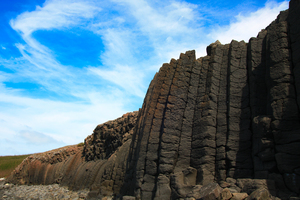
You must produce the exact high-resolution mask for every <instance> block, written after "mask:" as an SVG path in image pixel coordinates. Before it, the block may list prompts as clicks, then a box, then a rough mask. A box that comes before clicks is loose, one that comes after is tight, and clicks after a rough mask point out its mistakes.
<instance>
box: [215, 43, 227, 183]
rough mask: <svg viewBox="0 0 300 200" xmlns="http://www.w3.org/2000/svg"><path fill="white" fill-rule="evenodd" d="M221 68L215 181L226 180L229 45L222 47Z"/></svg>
mask: <svg viewBox="0 0 300 200" xmlns="http://www.w3.org/2000/svg"><path fill="white" fill-rule="evenodd" d="M222 51H223V55H222V63H221V64H222V66H221V69H220V84H219V95H218V113H217V133H216V179H217V181H225V180H226V177H227V175H226V168H227V166H226V144H227V136H228V124H227V123H228V117H227V103H228V97H227V84H228V83H227V81H228V76H227V72H228V54H229V44H226V45H224V46H222Z"/></svg>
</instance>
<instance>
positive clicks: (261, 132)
mask: <svg viewBox="0 0 300 200" xmlns="http://www.w3.org/2000/svg"><path fill="white" fill-rule="evenodd" d="M299 27H300V2H299V1H298V0H291V2H290V10H287V11H283V12H281V13H280V15H279V16H278V17H277V19H276V20H275V21H273V22H272V23H271V24H270V25H269V26H268V27H267V28H266V29H264V30H262V31H261V32H260V33H259V34H258V36H257V37H256V38H251V39H250V40H249V42H248V43H246V42H244V41H241V42H238V41H235V40H233V41H232V42H231V43H230V44H225V45H222V44H221V43H220V42H218V41H217V42H215V43H213V44H211V45H209V46H208V47H207V56H205V57H202V58H198V59H196V57H195V51H187V52H186V53H185V54H181V55H180V58H179V59H178V60H175V59H172V60H171V61H170V63H166V64H163V66H162V67H161V68H160V70H159V72H158V73H157V74H156V75H155V77H154V79H153V80H152V82H151V83H150V86H149V89H148V91H147V94H146V96H145V99H144V103H143V106H142V108H141V109H140V111H139V112H135V113H131V114H127V115H124V116H123V117H122V118H119V119H117V120H115V121H110V122H108V123H105V124H102V125H99V126H98V127H97V128H96V129H95V131H94V133H93V135H91V136H88V137H87V139H86V140H85V146H84V148H83V150H78V151H76V153H75V154H72V155H70V156H61V157H64V159H62V160H61V161H60V162H57V163H50V162H44V164H43V163H42V162H41V161H40V160H39V161H36V162H37V163H38V164H35V163H36V162H32V161H30V162H27V163H25V164H23V167H20V169H21V170H17V171H16V172H14V174H13V175H12V176H11V180H23V183H35V184H39V183H43V184H48V183H51V182H55V181H56V182H57V180H58V182H60V183H61V184H62V185H68V186H69V187H70V188H73V189H81V188H85V187H86V188H90V190H91V192H90V194H89V197H91V198H92V197H96V196H99V195H103V196H105V195H112V194H115V195H117V194H118V195H120V196H126V198H127V199H128V198H129V199H132V198H134V197H135V198H136V199H143V200H148V199H151V200H152V199H155V200H159V199H180V198H183V199H215V198H223V199H226V198H231V199H244V198H247V199H269V198H273V199H274V198H275V197H274V196H277V197H280V198H283V199H288V198H289V197H297V196H299V195H300V153H299V152H300V146H299V145H300V119H299V106H300V100H299V99H300V96H299V95H300V81H299V80H300V28H299ZM50 160H53V159H50ZM54 160H55V159H54ZM56 160H57V159H56ZM40 162H41V163H42V164H39V163H40ZM21 166H22V164H21ZM36 166H37V167H36ZM18 173H19V174H21V176H20V177H21V178H19V179H18V178H16V177H18ZM31 174H35V175H34V176H32V175H31ZM32 177H38V178H32ZM50 177H53V178H50ZM223 188H224V189H223ZM272 196H273V197H272ZM124 198H125V197H124Z"/></svg>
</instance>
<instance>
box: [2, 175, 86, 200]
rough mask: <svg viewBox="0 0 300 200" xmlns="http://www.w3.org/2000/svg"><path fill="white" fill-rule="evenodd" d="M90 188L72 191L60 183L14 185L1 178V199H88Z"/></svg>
mask: <svg viewBox="0 0 300 200" xmlns="http://www.w3.org/2000/svg"><path fill="white" fill-rule="evenodd" d="M88 192H89V191H88V190H80V191H70V190H68V188H66V187H61V186H59V185H58V184H52V185H14V184H8V183H6V184H5V180H0V199H13V200H15V199H18V200H20V199H32V200H33V199H34V200H37V199H74V200H76V199H78V200H79V199H86V197H87V195H88Z"/></svg>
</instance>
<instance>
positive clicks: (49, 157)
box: [7, 112, 138, 197]
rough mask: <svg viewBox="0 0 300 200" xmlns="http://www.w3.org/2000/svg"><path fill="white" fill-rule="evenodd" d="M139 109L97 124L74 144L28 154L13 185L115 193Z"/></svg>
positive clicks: (91, 194)
mask: <svg viewBox="0 0 300 200" xmlns="http://www.w3.org/2000/svg"><path fill="white" fill-rule="evenodd" d="M137 117H138V112H132V113H127V114H124V115H123V116H122V117H120V118H118V119H116V120H112V121H109V122H106V123H104V124H100V125H98V126H97V127H96V128H95V130H94V133H93V134H92V135H90V136H88V137H87V138H86V139H85V145H84V147H80V146H77V145H73V146H68V147H63V148H60V149H55V150H52V151H49V152H45V153H41V154H34V155H32V156H29V157H27V158H26V159H25V160H24V161H23V162H22V163H21V164H20V165H19V166H18V167H17V168H16V169H15V170H14V172H13V173H12V174H11V176H10V177H9V178H8V180H7V181H8V182H11V183H14V184H53V183H59V184H60V185H62V186H68V187H69V188H70V189H73V190H81V189H85V188H88V189H90V190H91V191H90V194H89V196H90V197H93V195H94V196H98V195H99V194H100V196H107V195H112V194H118V193H119V191H120V188H121V187H122V185H123V179H124V175H125V171H126V160H127V157H128V152H129V147H130V143H131V136H132V133H133V129H134V125H135V124H136V120H137Z"/></svg>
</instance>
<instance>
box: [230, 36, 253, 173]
mask: <svg viewBox="0 0 300 200" xmlns="http://www.w3.org/2000/svg"><path fill="white" fill-rule="evenodd" d="M228 79H229V81H228V112H227V115H228V116H227V117H228V138H227V144H226V148H227V152H226V156H227V167H228V170H227V176H228V177H232V178H241V177H251V176H252V173H253V170H252V168H253V164H252V157H251V141H250V138H251V132H250V117H251V116H250V115H251V114H250V107H249V87H248V80H247V45H246V43H245V42H244V41H242V42H237V41H234V40H233V41H232V42H231V44H230V50H229V68H228Z"/></svg>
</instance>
